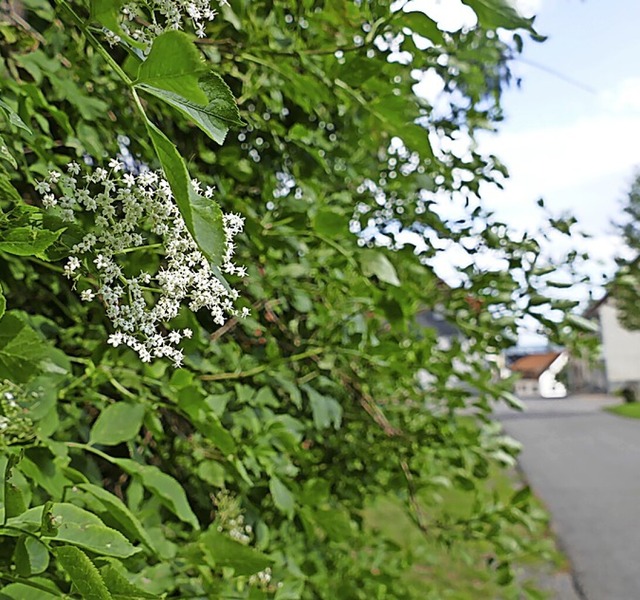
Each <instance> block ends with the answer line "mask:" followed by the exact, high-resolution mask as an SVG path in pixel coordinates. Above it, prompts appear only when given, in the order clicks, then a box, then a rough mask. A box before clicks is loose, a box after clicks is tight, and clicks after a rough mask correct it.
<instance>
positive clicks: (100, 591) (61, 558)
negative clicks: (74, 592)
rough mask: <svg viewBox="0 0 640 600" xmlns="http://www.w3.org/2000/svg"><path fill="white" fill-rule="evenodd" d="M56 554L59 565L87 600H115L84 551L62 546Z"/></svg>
mask: <svg viewBox="0 0 640 600" xmlns="http://www.w3.org/2000/svg"><path fill="white" fill-rule="evenodd" d="M55 554H56V558H57V559H58V564H59V565H60V566H61V567H62V568H63V569H64V570H65V571H66V572H67V575H69V578H70V579H71V581H72V583H73V585H75V586H76V588H77V589H78V591H79V592H80V594H81V595H82V597H83V598H84V599H85V600H113V596H112V595H111V594H110V593H109V590H108V589H107V586H106V585H105V583H104V580H103V579H102V577H101V576H100V573H99V571H98V569H96V566H95V565H94V564H93V563H92V562H91V560H90V559H89V557H88V556H87V555H86V554H85V553H84V552H83V551H82V550H80V549H79V548H76V547H75V546H61V547H60V548H56V550H55Z"/></svg>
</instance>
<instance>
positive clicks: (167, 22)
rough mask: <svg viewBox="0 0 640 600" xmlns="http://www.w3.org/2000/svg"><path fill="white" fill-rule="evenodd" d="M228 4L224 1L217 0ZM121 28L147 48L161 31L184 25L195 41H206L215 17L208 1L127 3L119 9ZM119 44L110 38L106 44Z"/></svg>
mask: <svg viewBox="0 0 640 600" xmlns="http://www.w3.org/2000/svg"><path fill="white" fill-rule="evenodd" d="M219 3H220V4H228V2H227V0H219ZM121 14H122V17H123V21H122V23H121V28H122V31H123V32H124V33H126V34H127V35H128V36H130V37H131V38H133V39H134V40H137V41H139V42H142V43H143V44H145V45H147V46H149V45H151V43H152V42H153V39H154V38H156V37H157V36H159V35H160V34H162V33H164V32H165V31H170V30H177V29H183V27H184V22H185V21H186V22H188V23H189V24H190V25H191V27H192V28H193V30H194V31H195V34H196V35H197V36H198V37H199V38H203V37H206V32H205V28H206V25H207V23H208V22H210V21H213V20H214V19H215V17H216V14H217V13H216V11H215V10H214V9H212V8H211V2H210V0H131V1H129V2H125V4H124V5H123V6H122V9H121ZM116 41H119V40H118V39H116V38H114V37H113V34H112V35H111V36H110V43H114V42H116Z"/></svg>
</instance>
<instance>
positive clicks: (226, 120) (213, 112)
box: [139, 72, 243, 144]
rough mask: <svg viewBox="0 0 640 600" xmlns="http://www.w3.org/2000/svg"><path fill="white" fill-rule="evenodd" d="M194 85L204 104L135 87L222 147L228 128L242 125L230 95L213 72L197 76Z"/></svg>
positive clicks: (225, 86)
mask: <svg viewBox="0 0 640 600" xmlns="http://www.w3.org/2000/svg"><path fill="white" fill-rule="evenodd" d="M198 85H199V86H200V88H201V89H202V91H204V93H205V95H206V98H207V100H206V101H205V102H204V103H198V102H194V101H192V100H189V99H188V98H185V97H183V96H181V95H180V94H176V93H175V92H172V91H168V90H163V89H159V88H156V87H153V86H150V85H145V84H142V85H140V86H139V88H140V89H142V90H144V91H146V92H148V93H150V94H153V95H154V96H156V97H158V98H160V99H161V100H164V101H165V102H167V103H168V104H170V105H171V106H173V107H175V108H177V109H178V110H180V111H181V112H182V113H184V114H185V115H186V116H187V117H190V118H191V119H193V121H194V123H195V124H196V125H198V127H200V129H202V131H204V132H205V133H206V134H207V135H208V136H209V137H210V138H211V139H212V140H213V141H214V142H217V143H218V144H223V143H224V140H225V138H226V136H227V132H228V131H229V128H230V126H232V125H242V124H243V123H242V121H241V120H240V113H239V112H238V108H237V106H236V102H235V99H234V97H233V94H232V93H231V90H230V89H229V86H228V85H227V84H226V83H225V82H224V80H223V79H222V77H220V76H219V75H218V74H216V73H213V72H210V73H204V74H203V75H200V77H199V78H198Z"/></svg>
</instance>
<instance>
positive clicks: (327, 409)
mask: <svg viewBox="0 0 640 600" xmlns="http://www.w3.org/2000/svg"><path fill="white" fill-rule="evenodd" d="M302 389H303V390H304V391H305V392H306V394H307V397H308V398H309V403H310V404H311V411H312V413H313V424H314V425H315V427H316V429H326V428H327V427H331V426H333V428H334V429H339V428H340V423H341V422H342V407H341V406H340V404H339V402H338V401H337V400H336V399H335V398H332V397H331V396H325V395H323V394H320V393H319V392H318V391H316V390H315V389H314V388H312V387H311V386H310V385H303V386H302Z"/></svg>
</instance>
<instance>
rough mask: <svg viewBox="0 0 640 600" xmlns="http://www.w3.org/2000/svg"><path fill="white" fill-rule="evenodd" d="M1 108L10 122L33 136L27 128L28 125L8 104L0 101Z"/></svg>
mask: <svg viewBox="0 0 640 600" xmlns="http://www.w3.org/2000/svg"><path fill="white" fill-rule="evenodd" d="M0 108H2V109H3V110H4V112H5V113H6V114H7V116H8V117H9V122H10V123H11V124H12V125H15V126H16V127H19V128H20V129H24V130H25V131H26V132H27V133H28V134H30V135H33V134H32V131H31V129H29V128H28V127H27V124H26V123H25V122H24V121H23V120H22V119H21V118H20V115H18V113H17V112H16V111H15V110H13V108H11V107H10V106H9V105H8V104H7V103H6V102H4V101H2V100H0Z"/></svg>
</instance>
